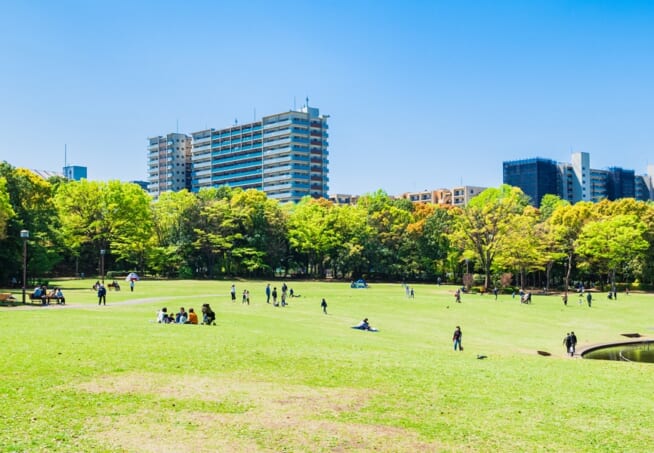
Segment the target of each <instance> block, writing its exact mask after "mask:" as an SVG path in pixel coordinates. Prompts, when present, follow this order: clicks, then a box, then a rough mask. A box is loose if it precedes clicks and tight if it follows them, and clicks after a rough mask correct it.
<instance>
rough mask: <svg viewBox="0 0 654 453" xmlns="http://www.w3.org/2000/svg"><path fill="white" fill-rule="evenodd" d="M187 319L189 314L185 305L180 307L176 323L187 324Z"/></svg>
mask: <svg viewBox="0 0 654 453" xmlns="http://www.w3.org/2000/svg"><path fill="white" fill-rule="evenodd" d="M187 319H188V315H187V314H186V311H185V310H184V307H179V313H177V315H176V316H175V323H176V324H186V321H187Z"/></svg>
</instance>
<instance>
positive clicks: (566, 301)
mask: <svg viewBox="0 0 654 453" xmlns="http://www.w3.org/2000/svg"><path fill="white" fill-rule="evenodd" d="M561 299H562V300H563V305H566V306H567V305H568V293H563V296H561Z"/></svg>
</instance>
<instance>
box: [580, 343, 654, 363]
mask: <svg viewBox="0 0 654 453" xmlns="http://www.w3.org/2000/svg"><path fill="white" fill-rule="evenodd" d="M581 356H582V357H583V358H584V359H596V360H619V361H623V362H645V363H654V342H652V340H647V341H638V342H630V343H619V344H611V345H605V346H598V347H596V348H592V349H588V350H586V351H585V352H583V353H582V355H581Z"/></svg>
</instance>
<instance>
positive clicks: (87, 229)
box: [55, 179, 152, 272]
mask: <svg viewBox="0 0 654 453" xmlns="http://www.w3.org/2000/svg"><path fill="white" fill-rule="evenodd" d="M55 201H56V205H57V208H58V210H59V216H60V218H61V221H62V233H63V235H64V237H65V238H66V244H67V247H68V248H69V250H70V252H71V253H72V254H73V255H74V256H79V257H80V263H81V264H82V269H84V270H85V271H86V272H89V271H92V270H93V269H96V267H95V266H97V263H98V257H99V252H100V250H106V251H107V253H106V255H105V257H106V263H105V270H106V269H107V268H109V267H110V264H111V263H113V262H115V261H117V262H123V263H124V264H126V265H128V266H138V267H139V268H142V266H143V262H144V257H145V253H146V246H147V244H148V242H149V240H150V237H151V235H152V217H151V212H150V208H149V203H150V200H149V197H148V195H147V194H146V193H145V192H144V191H143V190H142V189H141V188H140V187H139V186H137V185H136V184H132V183H121V182H119V181H109V182H99V181H88V180H85V179H84V180H81V181H71V182H69V183H67V184H64V185H61V186H60V187H59V189H58V191H57V194H56V197H55Z"/></svg>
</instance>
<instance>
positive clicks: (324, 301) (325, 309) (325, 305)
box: [320, 297, 327, 314]
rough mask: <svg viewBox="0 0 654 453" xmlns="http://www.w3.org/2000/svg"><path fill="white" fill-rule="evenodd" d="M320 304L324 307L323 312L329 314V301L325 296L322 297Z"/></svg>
mask: <svg viewBox="0 0 654 453" xmlns="http://www.w3.org/2000/svg"><path fill="white" fill-rule="evenodd" d="M320 306H321V307H322V312H323V313H324V314H327V301H326V300H325V298H324V297H323V298H322V302H320Z"/></svg>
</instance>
